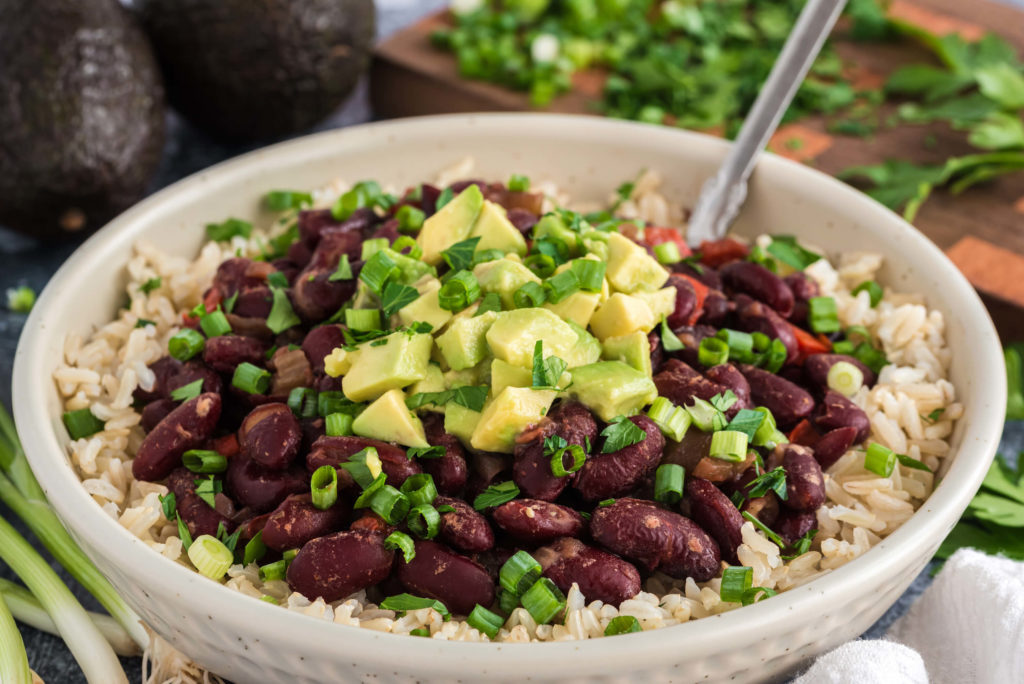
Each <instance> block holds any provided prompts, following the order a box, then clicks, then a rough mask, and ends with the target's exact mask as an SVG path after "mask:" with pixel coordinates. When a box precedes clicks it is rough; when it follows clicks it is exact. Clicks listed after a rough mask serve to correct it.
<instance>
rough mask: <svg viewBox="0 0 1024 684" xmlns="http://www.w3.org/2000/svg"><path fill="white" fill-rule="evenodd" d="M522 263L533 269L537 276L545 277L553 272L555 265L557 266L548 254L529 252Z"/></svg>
mask: <svg viewBox="0 0 1024 684" xmlns="http://www.w3.org/2000/svg"><path fill="white" fill-rule="evenodd" d="M523 264H524V265H525V266H526V267H527V268H528V269H530V270H531V271H533V272H534V273H535V274H536V275H537V277H538V278H547V277H548V276H550V275H551V274H552V273H554V272H555V267H556V266H557V264H556V263H555V259H554V257H552V256H551V255H550V254H531V255H530V256H528V257H526V260H525V261H523Z"/></svg>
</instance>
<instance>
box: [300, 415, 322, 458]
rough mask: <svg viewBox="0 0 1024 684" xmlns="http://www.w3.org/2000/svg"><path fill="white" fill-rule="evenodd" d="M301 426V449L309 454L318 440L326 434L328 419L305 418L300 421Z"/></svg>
mask: <svg viewBox="0 0 1024 684" xmlns="http://www.w3.org/2000/svg"><path fill="white" fill-rule="evenodd" d="M299 427H300V428H301V429H302V446H301V447H300V449H301V451H302V452H304V453H307V454H308V453H309V452H310V450H311V449H312V448H313V444H315V443H316V440H318V439H320V438H321V437H323V436H324V435H325V434H326V432H325V431H326V429H327V421H325V420H324V419H323V418H303V419H302V420H300V421H299Z"/></svg>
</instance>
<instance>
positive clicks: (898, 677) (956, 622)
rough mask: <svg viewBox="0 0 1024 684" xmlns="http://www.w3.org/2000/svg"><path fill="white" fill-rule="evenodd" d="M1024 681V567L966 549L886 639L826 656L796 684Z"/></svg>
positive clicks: (1002, 683) (854, 643) (855, 643)
mask: <svg viewBox="0 0 1024 684" xmlns="http://www.w3.org/2000/svg"><path fill="white" fill-rule="evenodd" d="M929 682H930V683H931V684H973V683H977V684H988V683H989V682H992V683H996V682H998V683H999V684H1009V683H1010V682H1024V563H1018V562H1016V561H1012V560H1008V559H1006V558H997V557H994V556H987V555H985V554H983V553H979V552H978V551H974V550H973V549H961V550H960V551H957V552H956V553H955V554H954V555H953V556H952V558H950V559H949V560H948V561H947V562H946V565H945V567H943V569H942V571H941V572H940V573H939V574H938V576H937V577H936V578H935V582H933V583H932V585H931V586H930V587H929V588H928V589H926V590H925V592H924V593H923V594H922V595H921V598H919V599H918V600H917V602H916V603H914V605H913V606H912V607H911V608H910V610H909V611H908V612H907V614H906V615H904V616H903V617H902V618H900V619H899V620H898V621H897V622H896V623H895V624H893V626H892V627H891V628H890V629H889V632H888V633H887V634H886V638H885V639H882V640H872V641H851V642H849V643H847V644H843V645H842V646H840V647H839V648H837V649H835V650H833V651H830V652H829V653H826V654H825V655H823V656H821V657H820V658H819V659H818V660H817V662H815V663H814V665H813V666H811V668H810V669H809V670H808V671H807V672H806V673H805V674H804V675H803V676H801V677H799V678H798V679H797V680H796V681H795V682H794V684H821V683H825V684H928V683H929Z"/></svg>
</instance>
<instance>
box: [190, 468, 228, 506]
mask: <svg viewBox="0 0 1024 684" xmlns="http://www.w3.org/2000/svg"><path fill="white" fill-rule="evenodd" d="M195 485H196V495H197V496H199V498H200V499H202V500H203V501H205V502H206V503H207V505H209V506H210V508H215V507H216V504H217V502H216V500H215V498H214V497H216V496H217V495H218V494H220V493H221V492H222V491H224V483H223V482H221V481H220V480H218V479H216V478H215V477H214V476H213V475H210V476H209V477H206V478H198V479H196V480H195Z"/></svg>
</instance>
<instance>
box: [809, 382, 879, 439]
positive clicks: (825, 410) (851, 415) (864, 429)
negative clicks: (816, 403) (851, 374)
mask: <svg viewBox="0 0 1024 684" xmlns="http://www.w3.org/2000/svg"><path fill="white" fill-rule="evenodd" d="M814 425H815V426H816V427H817V428H818V429H820V430H823V431H825V432H828V431H829V430H835V429H836V428H841V427H852V428H854V429H856V430H857V435H856V436H855V437H854V438H853V443H854V444H860V443H861V442H863V441H864V440H865V439H867V438H868V435H869V434H870V433H871V421H870V420H868V414H866V413H864V411H863V410H862V409H861V408H860V407H859V406H857V405H856V404H854V403H853V402H852V401H850V400H849V399H847V398H846V397H844V396H843V395H842V394H840V393H839V392H835V391H833V390H829V391H828V392H826V393H825V399H824V400H823V401H822V402H821V406H820V407H819V408H818V411H817V414H816V415H815V418H814Z"/></svg>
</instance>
